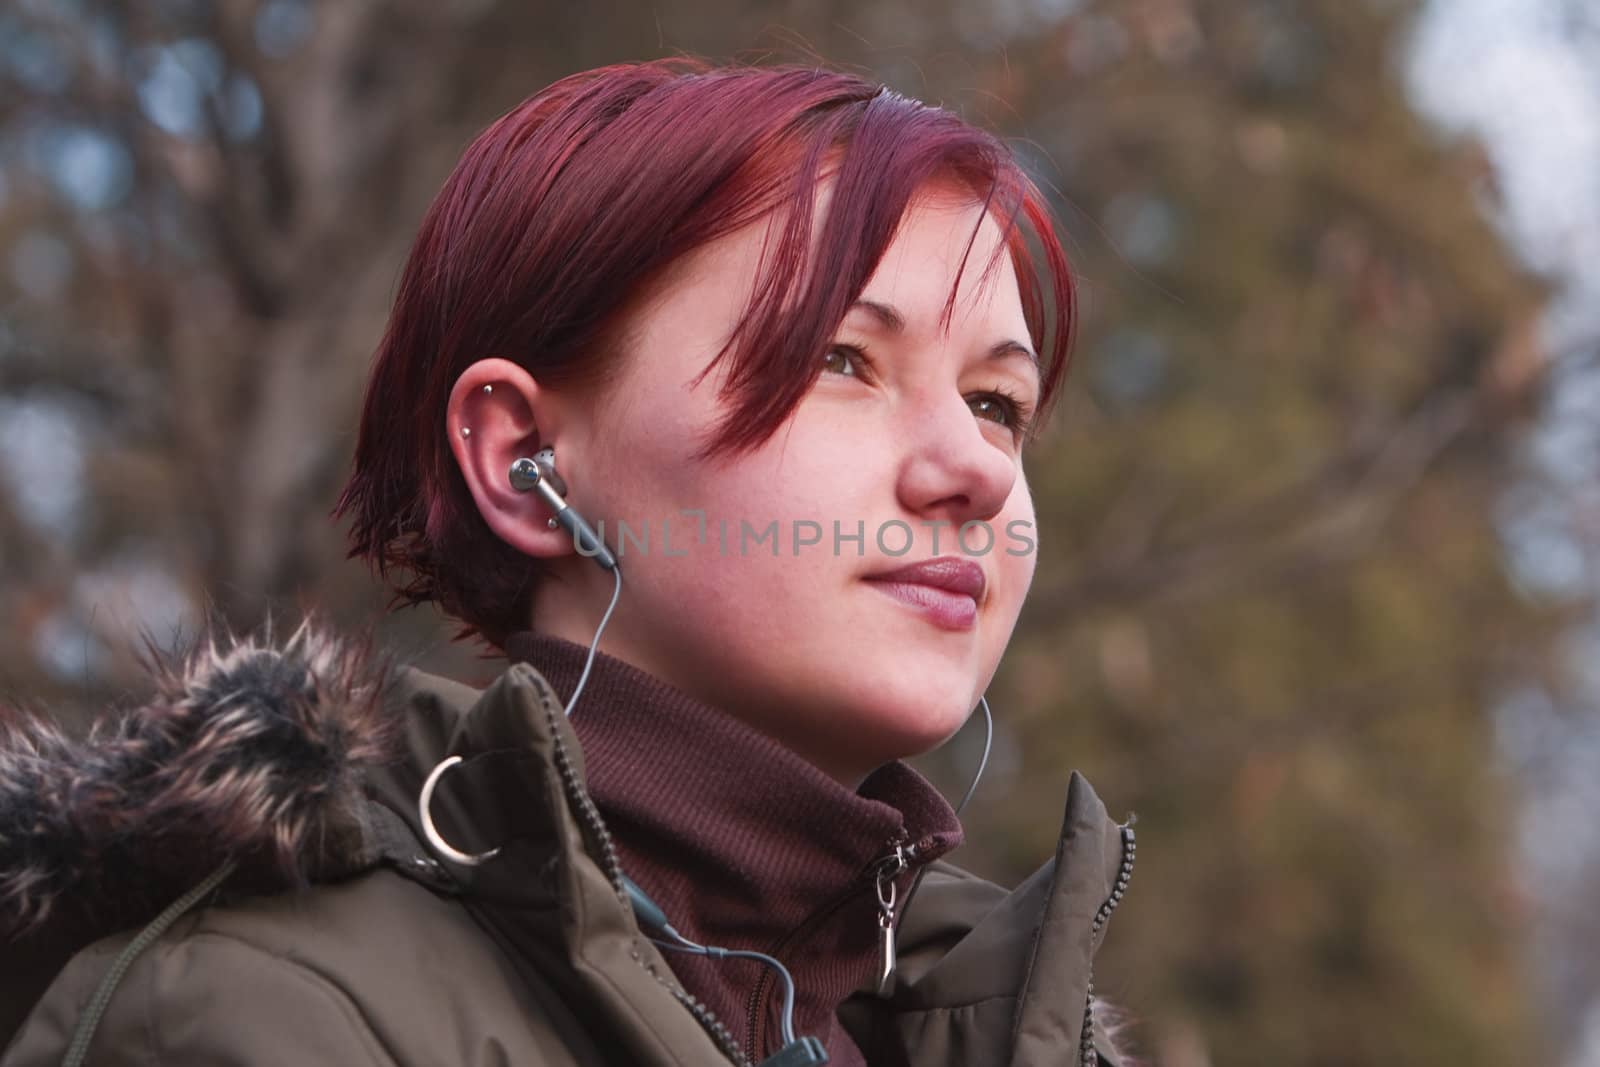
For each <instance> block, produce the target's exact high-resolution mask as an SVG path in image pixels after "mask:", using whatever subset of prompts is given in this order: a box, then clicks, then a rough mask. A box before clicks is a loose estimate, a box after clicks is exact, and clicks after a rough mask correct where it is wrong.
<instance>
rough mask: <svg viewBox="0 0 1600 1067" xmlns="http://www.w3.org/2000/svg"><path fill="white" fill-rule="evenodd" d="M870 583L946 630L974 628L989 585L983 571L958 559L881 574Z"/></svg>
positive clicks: (921, 564) (966, 561) (910, 566)
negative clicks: (979, 606)
mask: <svg viewBox="0 0 1600 1067" xmlns="http://www.w3.org/2000/svg"><path fill="white" fill-rule="evenodd" d="M866 581H868V582H871V583H872V584H873V585H875V586H877V587H878V589H879V590H881V591H882V592H884V593H886V594H888V595H889V596H891V597H893V598H894V599H896V600H898V601H900V602H901V603H903V604H906V605H907V606H909V607H912V608H914V609H916V610H917V611H919V612H921V613H922V614H923V615H924V616H926V617H927V618H928V620H929V621H930V622H933V623H934V624H935V625H937V626H939V627H940V628H942V629H946V630H970V629H971V628H972V626H973V624H974V623H975V622H976V621H977V617H978V605H979V604H980V603H982V602H983V594H984V590H985V588H986V586H987V581H986V580H985V578H984V576H983V568H982V567H979V566H978V565H977V564H976V563H973V562H972V561H971V560H967V559H961V558H960V557H957V556H940V557H939V558H937V559H930V560H924V561H922V562H920V563H913V564H910V565H908V566H905V567H897V568H895V569H894V570H889V571H880V572H879V573H877V574H872V575H868V576H867V578H866Z"/></svg>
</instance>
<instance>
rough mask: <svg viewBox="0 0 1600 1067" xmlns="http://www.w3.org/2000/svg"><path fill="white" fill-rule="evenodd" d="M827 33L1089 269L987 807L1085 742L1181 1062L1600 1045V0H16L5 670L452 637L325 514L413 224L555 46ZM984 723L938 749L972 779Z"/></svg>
mask: <svg viewBox="0 0 1600 1067" xmlns="http://www.w3.org/2000/svg"><path fill="white" fill-rule="evenodd" d="M684 51H686V52H693V53H696V54H703V55H708V56H712V57H724V58H725V57H731V56H736V55H737V56H741V57H743V58H748V59H757V60H763V61H765V60H772V61H778V60H808V59H810V58H812V57H818V56H819V57H822V58H823V59H824V60H825V61H827V62H829V63H832V64H837V65H843V66H850V67H854V68H856V69H859V70H862V71H864V72H867V73H870V74H872V75H874V76H876V77H877V78H880V79H881V80H883V81H885V82H887V83H888V84H890V85H891V86H893V87H894V88H896V89H898V90H900V91H902V92H904V93H907V94H908V95H913V96H917V97H920V98H922V99H924V100H927V101H929V102H930V103H938V104H943V105H945V106H947V107H950V108H952V109H954V110H957V111H958V112H960V113H962V114H964V115H966V116H967V117H969V118H970V119H972V120H974V121H977V122H980V123H982V124H985V125H988V126H990V127H992V128H994V129H996V130H997V131H999V132H1001V133H1002V134H1003V135H1004V136H1005V137H1006V138H1007V139H1008V140H1009V141H1010V143H1012V144H1013V145H1014V146H1015V149H1016V151H1017V152H1018V153H1019V154H1020V156H1021V157H1022V158H1023V159H1024V161H1025V162H1026V165H1027V166H1028V168H1029V170H1030V172H1031V173H1033V174H1034V175H1035V176H1036V178H1037V179H1038V180H1039V181H1040V182H1041V183H1042V184H1044V185H1046V186H1047V187H1049V188H1050V189H1052V190H1053V195H1054V198H1055V203H1056V208H1057V211H1058V213H1059V215H1060V218H1061V222H1062V228H1063V232H1064V234H1065V235H1066V237H1067V239H1068V241H1069V242H1070V249H1071V252H1072V254H1073V256H1074V259H1075V263H1076V266H1077V269H1078V271H1079V275H1080V279H1081V286H1082V296H1083V318H1082V322H1081V332H1080V342H1079V346H1078V349H1077V353H1076V356H1075V360H1076V367H1075V369H1074V370H1073V372H1072V376H1071V380H1072V385H1071V388H1070V395H1069V398H1068V400H1067V401H1066V403H1065V404H1064V405H1063V407H1062V409H1061V410H1060V411H1059V413H1058V415H1057V417H1056V419H1055V420H1054V423H1053V425H1052V427H1051V429H1050V431H1049V433H1048V434H1047V435H1046V438H1045V440H1044V441H1043V442H1042V443H1041V445H1040V447H1039V448H1038V449H1037V450H1036V451H1035V452H1034V453H1032V454H1031V455H1030V457H1029V460H1028V464H1029V471H1030V478H1031V481H1032V483H1033V486H1034V493H1035V496H1036V499H1037V502H1038V506H1039V509H1040V525H1041V529H1042V530H1043V531H1044V533H1045V537H1044V539H1043V543H1042V546H1041V551H1042V553H1043V556H1042V559H1041V563H1040V569H1039V574H1038V579H1037V582H1036V585H1035V590H1034V593H1033V596H1032V599H1031V601H1030V604H1029V607H1028V609H1027V612H1026V614H1025V617H1024V620H1023V623H1022V625H1021V628H1020V629H1019V632H1018V635H1017V638H1016V640H1015V641H1014V643H1013V646H1012V648H1011V650H1010V652H1009V654H1008V657H1007V659H1006V661H1005V663H1004V665H1003V667H1002V671H1001V674H1000V677H999V678H998V679H997V681H996V684H995V686H994V687H993V689H992V690H991V693H990V695H991V702H992V703H993V704H994V706H995V707H996V709H997V712H998V714H999V729H998V736H997V739H996V749H995V758H994V763H993V765H992V767H991V770H990V772H989V774H988V775H987V777H986V779H985V781H984V784H983V786H982V788H981V790H980V792H979V793H978V798H977V800H976V802H975V805H974V809H973V811H974V814H973V815H972V816H971V818H970V820H969V822H970V825H971V833H970V836H971V843H970V844H969V846H968V847H967V849H966V857H965V858H966V860H967V861H968V862H969V864H971V865H973V866H975V867H976V868H978V869H979V870H981V871H983V872H984V873H987V874H989V875H991V876H992V877H995V878H997V879H1000V880H1005V881H1012V880H1015V879H1017V878H1019V877H1020V876H1021V875H1023V874H1024V873H1026V872H1027V871H1029V870H1031V869H1032V868H1033V867H1034V866H1035V865H1036V864H1037V863H1038V862H1040V861H1041V860H1042V859H1043V858H1044V857H1045V856H1046V855H1047V854H1048V853H1049V852H1050V850H1051V848H1052V844H1053V839H1054V836H1055V834H1056V832H1057V829H1058V822H1059V815H1060V810H1061V806H1062V801H1063V799H1064V793H1065V784H1066V776H1067V771H1068V769H1069V768H1073V767H1076V768H1078V769H1080V770H1082V771H1083V772H1084V773H1085V774H1086V775H1088V777H1089V778H1090V780H1091V781H1092V782H1094V783H1095V785H1096V788H1097V790H1098V791H1099V792H1100V794H1101V795H1102V796H1103V797H1104V798H1105V799H1106V801H1107V803H1108V805H1109V806H1110V808H1111V810H1112V813H1113V814H1114V815H1117V816H1119V817H1120V816H1122V815H1124V814H1125V813H1127V812H1130V811H1131V812H1136V813H1137V815H1138V818H1139V822H1138V830H1139V835H1140V842H1141V844H1142V845H1143V847H1142V848H1141V849H1140V850H1139V854H1140V862H1139V865H1138V867H1137V868H1136V870H1135V871H1134V878H1133V884H1132V889H1131V892H1130V894H1129V896H1128V898H1127V900H1126V902H1125V903H1124V904H1123V906H1122V907H1121V908H1120V909H1119V911H1118V913H1117V915H1116V917H1115V918H1114V919H1113V921H1112V924H1111V927H1110V934H1109V937H1108V940H1107V942H1106V945H1105V948H1104V950H1103V951H1102V954H1101V959H1102V962H1101V964H1100V966H1099V968H1098V973H1097V976H1096V978H1097V985H1098V987H1099V989H1100V990H1101V992H1103V993H1104V994H1105V995H1107V996H1108V997H1110V998H1111V999H1113V1000H1116V1001H1118V1002H1119V1003H1121V1004H1123V1005H1125V1006H1126V1007H1128V1008H1130V1009H1131V1010H1132V1011H1133V1012H1134V1014H1135V1017H1136V1019H1137V1024H1136V1027H1135V1029H1134V1031H1133V1040H1134V1043H1135V1044H1136V1045H1137V1046H1138V1048H1139V1050H1140V1051H1141V1052H1142V1053H1143V1054H1144V1056H1145V1057H1146V1058H1147V1059H1148V1061H1149V1062H1150V1063H1152V1064H1158V1065H1161V1067H1205V1065H1210V1064H1228V1065H1235V1064H1237V1065H1263V1067H1265V1065H1272V1067H1291V1065H1330V1067H1331V1065H1351V1064H1374V1065H1376V1064H1385V1065H1391V1064H1451V1065H1458V1067H1465V1065H1473V1064H1485V1065H1487V1064H1502V1063H1553V1064H1561V1065H1566V1067H1595V1065H1600V825H1597V824H1600V818H1597V817H1600V610H1597V603H1600V599H1597V592H1600V366H1597V357H1600V340H1597V338H1600V267H1597V266H1596V264H1597V263H1600V4H1596V3H1595V2H1593V0H1587V2H1585V0H1426V2H1423V0H1417V2H1408V0H1114V2H1112V0H1105V2H1095V0H852V2H850V3H839V2H828V0H811V2H806V3H800V2H776V0H774V2H748V0H747V2H742V3H733V2H730V0H693V2H692V3H691V2H686V0H656V2H654V3H650V4H645V3H628V2H623V0H596V2H592V3H585V4H575V3H552V2H547V0H546V2H512V0H499V2H497V0H348V2H337V3H335V2H331V0H330V2H315V3H313V2H309V0H223V2H216V3H207V2H203V0H143V2H141V3H138V4H126V3H111V2H102V0H27V2H25V0H9V2H7V3H5V4H4V5H0V620H3V623H0V637H3V639H0V695H3V696H4V698H5V699H8V700H11V701H15V702H22V703H27V704H31V705H35V706H40V707H44V708H48V709H52V710H53V711H54V712H56V713H58V714H62V715H64V716H67V717H69V718H71V719H73V720H74V721H79V722H81V721H83V720H84V718H85V717H86V716H87V715H89V714H90V713H92V712H94V711H97V710H99V709H103V708H105V707H108V706H114V705H117V704H119V703H123V702H126V701H128V700H131V699H134V698H136V697H137V695H138V694H139V692H140V688H141V684H142V683H141V677H140V674H139V672H138V669H137V666H136V660H135V656H134V651H135V650H136V648H137V646H138V635H139V633H140V632H141V631H144V632H148V633H149V634H152V635H154V637H155V638H156V639H157V641H158V642H168V641H170V640H172V639H174V638H175V637H176V636H177V635H180V634H183V633H191V632H193V631H194V629H195V628H196V627H197V626H198V625H200V623H201V622H202V621H203V619H204V618H205V616H206V615H207V613H208V612H214V613H215V614H216V615H218V616H220V617H221V618H222V619H224V620H226V621H228V622H229V623H231V624H232V625H234V626H236V627H249V626H253V625H256V624H258V623H259V622H260V621H261V620H262V619H263V618H265V617H266V616H267V615H268V614H269V613H271V614H273V615H275V616H276V617H278V618H280V619H282V618H288V617H293V616H294V615H296V614H297V613H299V612H300V611H302V610H305V609H307V608H312V607H314V608H317V609H319V610H321V611H323V612H324V613H326V614H328V615H330V616H332V617H333V618H334V619H335V620H337V621H338V622H339V623H340V624H341V625H345V626H350V627H360V626H364V625H376V626H377V627H378V629H379V631H380V633H381V634H382V636H383V639H384V640H386V641H387V642H389V643H390V645H391V646H392V647H393V648H394V649H395V650H396V651H397V652H398V653H400V654H401V655H403V656H406V657H408V658H410V659H413V660H416V661H419V662H421V663H423V664H424V665H425V666H429V667H432V668H434V669H439V670H444V671H447V672H450V673H453V674H456V675H457V676H460V677H464V678H467V679H469V680H473V679H483V678H486V677H488V676H490V675H491V674H492V673H493V672H494V669H495V663H494V662H493V661H487V660H485V659H484V658H482V656H481V655H479V653H478V652H477V651H476V650H475V649H473V648H471V647H469V646H466V645H463V644H460V643H453V642H452V641H451V640H450V636H451V632H452V631H451V630H450V628H449V627H448V626H447V625H446V624H445V623H443V622H442V621H441V620H440V619H439V618H437V617H436V616H433V615H430V614H429V613H428V612H426V611H421V610H414V611H409V612H403V613H400V614H396V615H385V614H384V608H385V603H386V597H385V595H384V593H383V591H382V590H381V589H380V588H378V587H377V586H376V585H375V584H374V582H373V581H372V579H371V578H370V576H369V575H368V574H367V573H366V572H365V570H364V569H363V568H361V567H360V566H359V565H356V564H352V563H349V562H347V561H345V559H344V553H343V540H342V531H340V530H339V529H338V528H336V527H335V526H334V525H333V524H332V523H331V522H330V521H329V519H328V517H327V514H328V510H329V508H330V506H331V505H332V503H333V500H334V497H335V494H336V491H337V488H338V487H339V485H340V484H341V482H342V479H343V476H344V474H345V471H346V467H347V464H348V462H349V454H350V449H351V444H352V436H353V427H354V423H355V419H356V413H357V410H358V402H359V396H360V391H361V387H362V382H363V376H364V372H365V369H366V365H367V361H368V358H369V356H370V354H371V352H372V349H373V347H374V345H375V343H376V341H377V339H378V337H379V334H380V331H381V329H382V326H383V323H384V318H385V315H386V312H387V308H388V304H389V300H390V298H391V296H392V292H393V288H394V284H395V281H396V277H397V272H398V267H399V264H400V261H401V258H402V256H403V255H404V253H405V251H406V248H407V246H408V243H409V241H410V239H411V237H412V235H413V233H414V232H415V227H416V224H417V223H418V221H419V220H420V217H421V214H422V211H423V209H424V207H425V205H426V203H427V201H428V199H429V198H430V197H431V195H432V194H433V192H434V191H435V190H436V189H437V188H438V186H439V184H440V182H441V181H442V180H443V178H444V176H445V174H446V173H447V171H448V170H449V168H450V167H451V165H452V164H453V163H454V161H455V160H456V158H457V157H458V155H459V153H460V152H461V150H462V149H463V148H464V147H465V145H466V144H467V143H468V141H469V140H470V139H471V137H472V136H473V135H474V134H475V133H476V132H477V131H478V130H480V129H481V128H482V127H484V126H485V125H487V124H488V123H489V122H490V121H491V120H492V119H493V118H495V117H496V116H497V115H499V114H500V113H502V112H503V111H504V110H506V109H507V108H509V107H510V106H512V105H513V104H514V103H516V102H517V101H518V100H520V99H521V98H523V97H524V96H526V95H528V94H529V93H532V92H534V91H536V90H537V89H539V88H541V87H542V86H544V85H545V84H548V83H549V82H550V81H552V80H554V79H555V78H557V77H560V76H561V75H564V74H567V73H570V72H572V71H575V70H579V69H583V68H587V67H591V66H596V65H600V64H603V63H610V62H617V61H622V60H629V59H643V58H650V57H656V56H662V55H668V54H673V53H676V52H684ZM980 747H981V737H980V736H979V731H978V730H977V729H976V728H970V727H969V729H968V730H967V731H964V732H963V733H962V734H961V735H958V737H957V738H956V739H955V740H954V741H953V742H952V743H951V744H950V745H949V746H947V747H946V748H945V749H944V750H942V751H941V752H939V753H936V754H934V755H933V756H931V757H929V758H928V759H927V760H926V761H925V764H926V767H927V769H928V770H929V772H930V773H932V774H933V775H934V776H935V777H936V778H937V780H939V781H940V782H941V783H942V784H944V785H946V786H947V788H948V789H949V790H950V791H951V792H952V793H955V792H958V791H959V789H960V788H962V787H964V785H965V783H966V781H967V779H968V777H969V776H970V774H971V771H972V768H973V766H974V764H975V762H976V759H977V755H978V751H979V748H980Z"/></svg>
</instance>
